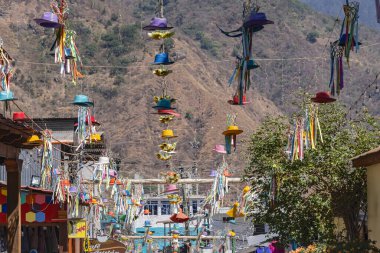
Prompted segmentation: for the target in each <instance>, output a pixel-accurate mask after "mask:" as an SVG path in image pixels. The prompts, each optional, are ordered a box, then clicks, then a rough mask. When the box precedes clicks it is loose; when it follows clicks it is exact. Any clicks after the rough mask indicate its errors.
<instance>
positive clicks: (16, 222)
mask: <svg viewBox="0 0 380 253" xmlns="http://www.w3.org/2000/svg"><path fill="white" fill-rule="evenodd" d="M5 166H6V169H7V229H8V237H7V245H8V252H21V203H20V189H21V168H22V161H20V160H18V161H17V160H16V159H6V160H5Z"/></svg>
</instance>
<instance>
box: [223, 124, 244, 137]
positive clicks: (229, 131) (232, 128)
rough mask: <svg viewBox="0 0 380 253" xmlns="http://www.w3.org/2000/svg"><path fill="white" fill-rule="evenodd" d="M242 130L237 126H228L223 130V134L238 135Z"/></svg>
mask: <svg viewBox="0 0 380 253" xmlns="http://www.w3.org/2000/svg"><path fill="white" fill-rule="evenodd" d="M242 132H243V130H239V127H238V126H229V127H228V128H227V130H226V131H224V132H223V135H227V136H228V135H238V134H241V133H242Z"/></svg>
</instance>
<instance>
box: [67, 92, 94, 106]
mask: <svg viewBox="0 0 380 253" xmlns="http://www.w3.org/2000/svg"><path fill="white" fill-rule="evenodd" d="M72 104H74V105H78V106H83V107H90V106H94V102H91V101H90V99H89V98H88V97H87V96H86V95H81V94H80V95H75V97H74V101H73V102H72Z"/></svg>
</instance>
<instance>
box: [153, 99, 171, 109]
mask: <svg viewBox="0 0 380 253" xmlns="http://www.w3.org/2000/svg"><path fill="white" fill-rule="evenodd" d="M171 104H172V100H171V99H166V98H162V99H160V100H158V101H157V104H156V105H155V106H153V108H154V109H159V110H174V109H175V108H173V107H171Z"/></svg>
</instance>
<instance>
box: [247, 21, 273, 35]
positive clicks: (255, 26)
mask: <svg viewBox="0 0 380 253" xmlns="http://www.w3.org/2000/svg"><path fill="white" fill-rule="evenodd" d="M273 24H274V22H273V21H271V20H268V19H264V20H249V21H247V22H245V23H244V27H245V28H253V29H256V30H257V29H258V30H257V31H256V32H258V31H260V30H262V29H263V28H264V25H273Z"/></svg>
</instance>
